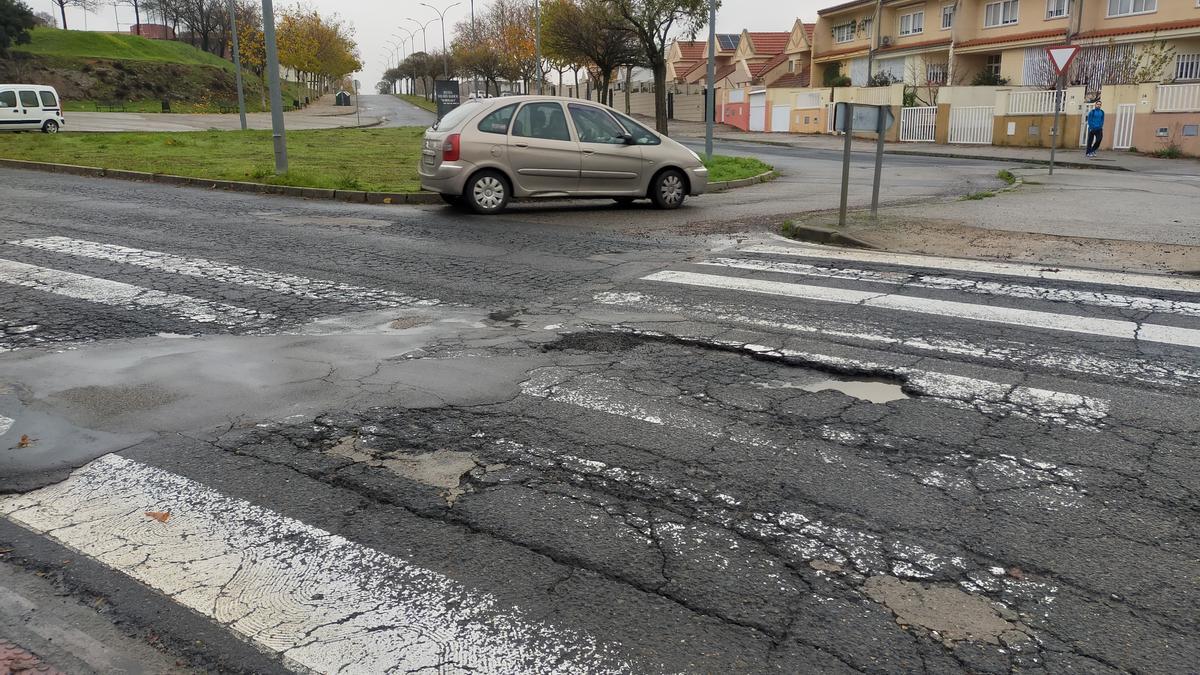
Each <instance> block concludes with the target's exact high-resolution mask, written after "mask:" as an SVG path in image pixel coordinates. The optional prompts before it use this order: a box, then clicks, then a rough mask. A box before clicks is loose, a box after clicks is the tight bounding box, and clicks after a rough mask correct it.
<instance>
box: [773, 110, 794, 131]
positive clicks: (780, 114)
mask: <svg viewBox="0 0 1200 675" xmlns="http://www.w3.org/2000/svg"><path fill="white" fill-rule="evenodd" d="M791 126H792V106H790V105H776V106H771V131H774V132H778V133H784V132H786V131H788V129H790V128H791Z"/></svg>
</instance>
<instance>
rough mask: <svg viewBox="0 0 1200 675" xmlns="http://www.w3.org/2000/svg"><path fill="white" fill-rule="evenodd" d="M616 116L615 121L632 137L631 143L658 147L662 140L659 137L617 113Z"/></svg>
mask: <svg viewBox="0 0 1200 675" xmlns="http://www.w3.org/2000/svg"><path fill="white" fill-rule="evenodd" d="M616 115H617V120H619V121H620V122H621V125H622V126H624V127H625V130H626V131H628V132H629V135H630V136H633V142H634V144H635V145H659V144H661V143H662V140H661V139H659V137H658V136H657V135H655V133H654V132H653V131H650V130H649V129H647V128H646V127H644V126H642V125H640V124H638V123H637V122H634V121H633V120H631V119H629V118H628V117H626V116H624V115H622V114H620V113H617V114H616Z"/></svg>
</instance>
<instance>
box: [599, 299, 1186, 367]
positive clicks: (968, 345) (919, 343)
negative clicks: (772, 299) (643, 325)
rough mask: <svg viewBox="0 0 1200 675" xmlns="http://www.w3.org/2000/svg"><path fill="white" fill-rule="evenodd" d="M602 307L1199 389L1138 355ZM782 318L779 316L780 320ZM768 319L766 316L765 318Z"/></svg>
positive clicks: (738, 315)
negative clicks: (1116, 356) (1109, 355)
mask: <svg viewBox="0 0 1200 675" xmlns="http://www.w3.org/2000/svg"><path fill="white" fill-rule="evenodd" d="M594 299H595V301H596V302H598V303H600V304H602V305H613V306H620V307H633V308H637V309H639V310H643V311H648V312H655V313H668V314H682V315H688V316H693V317H699V318H703V319H706V320H709V321H717V322H722V323H738V324H744V325H748V326H758V327H761V328H766V329H769V330H774V331H781V332H786V333H811V334H815V335H823V336H829V337H832V338H841V339H847V338H848V339H851V340H861V341H864V342H875V343H879V344H886V345H900V346H903V347H907V348H910V349H916V350H920V351H925V352H931V353H935V354H940V355H949V356H969V357H975V358H979V359H985V360H988V361H994V362H997V363H1004V364H1008V365H1018V366H1020V365H1025V364H1032V365H1038V366H1042V367H1044V368H1051V369H1055V370H1064V371H1069V372H1073V373H1084V374H1088V375H1103V376H1106V377H1128V378H1131V379H1134V380H1137V381H1139V382H1149V383H1154V384H1165V385H1170V386H1174V387H1189V388H1190V387H1197V386H1200V370H1195V369H1192V368H1189V367H1188V364H1183V363H1177V364H1171V363H1167V362H1165V361H1163V360H1161V359H1157V360H1154V361H1147V360H1145V359H1142V358H1138V357H1130V358H1126V359H1111V358H1105V357H1103V356H1098V355H1096V354H1091V353H1085V352H1082V351H1072V350H1066V349H1060V348H1059V347H1057V346H1056V345H1047V344H1039V345H1033V344H1029V343H1025V342H1017V341H1014V340H996V341H995V342H994V343H989V344H986V345H984V344H977V343H974V342H968V341H965V340H957V339H953V338H947V337H942V336H922V335H905V334H902V333H898V332H895V329H894V327H891V326H875V325H870V324H866V323H856V322H853V321H849V320H838V321H828V320H821V319H810V318H808V317H803V318H801V317H794V318H792V317H788V315H787V312H781V311H780V310H778V309H771V310H770V311H768V310H767V309H765V308H755V309H761V311H762V315H761V316H751V315H750V314H748V313H747V310H748V309H750V308H748V307H747V306H746V305H745V304H738V305H736V306H735V305H730V304H726V303H720V302H695V303H688V304H680V303H679V302H677V301H676V300H674V299H671V298H668V297H665V296H661V295H655V294H651V293H632V292H619V293H617V292H604V293H597V294H596V295H595V296H594ZM781 315H782V316H781ZM768 316H770V317H773V318H766V317H768ZM801 321H803V323H801Z"/></svg>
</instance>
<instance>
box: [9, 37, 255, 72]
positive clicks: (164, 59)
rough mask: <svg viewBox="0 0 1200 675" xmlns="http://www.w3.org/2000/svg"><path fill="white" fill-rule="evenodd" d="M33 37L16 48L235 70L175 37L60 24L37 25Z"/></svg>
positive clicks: (54, 53) (15, 49) (55, 53)
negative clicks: (155, 37) (151, 37)
mask: <svg viewBox="0 0 1200 675" xmlns="http://www.w3.org/2000/svg"><path fill="white" fill-rule="evenodd" d="M29 38H30V41H29V44H24V45H14V46H13V51H20V52H29V53H30V54H40V55H42V56H58V57H66V58H93V59H115V60H128V61H155V62H158V63H188V64H193V65H199V66H215V67H217V68H221V69H223V70H228V71H230V72H233V64H232V63H230V62H229V61H226V60H225V59H222V58H220V57H219V56H216V55H215V54H209V53H208V52H205V51H201V50H199V49H196V48H195V47H192V46H191V45H188V44H184V43H182V42H176V41H174V40H148V39H146V38H143V37H138V36H137V35H116V34H113V33H94V32H89V31H82V30H59V29H57V28H35V29H33V30H32V31H30V32H29Z"/></svg>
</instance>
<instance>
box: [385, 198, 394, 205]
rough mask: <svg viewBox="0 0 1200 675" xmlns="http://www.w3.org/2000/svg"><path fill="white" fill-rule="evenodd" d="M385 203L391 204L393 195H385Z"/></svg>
mask: <svg viewBox="0 0 1200 675" xmlns="http://www.w3.org/2000/svg"><path fill="white" fill-rule="evenodd" d="M383 203H384V204H391V203H392V198H391V197H384V198H383Z"/></svg>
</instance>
